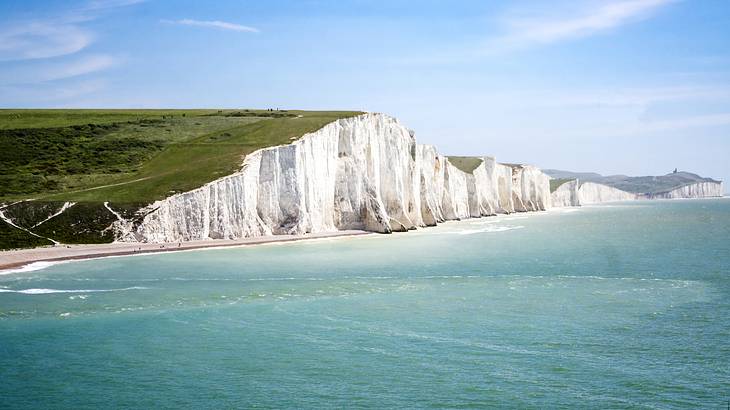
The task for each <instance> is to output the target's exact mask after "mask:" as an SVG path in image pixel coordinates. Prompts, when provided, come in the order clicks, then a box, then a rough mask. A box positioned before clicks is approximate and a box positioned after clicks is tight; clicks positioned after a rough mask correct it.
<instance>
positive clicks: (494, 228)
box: [449, 225, 524, 235]
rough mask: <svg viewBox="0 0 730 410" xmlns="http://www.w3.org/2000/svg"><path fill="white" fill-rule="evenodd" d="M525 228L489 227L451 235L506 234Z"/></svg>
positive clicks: (456, 232)
mask: <svg viewBox="0 0 730 410" xmlns="http://www.w3.org/2000/svg"><path fill="white" fill-rule="evenodd" d="M521 228H524V226H519V225H518V226H487V227H484V228H480V229H464V230H462V231H454V232H449V233H455V234H457V235H473V234H475V233H485V232H505V231H512V230H514V229H521Z"/></svg>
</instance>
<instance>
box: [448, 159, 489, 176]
mask: <svg viewBox="0 0 730 410" xmlns="http://www.w3.org/2000/svg"><path fill="white" fill-rule="evenodd" d="M447 158H448V159H449V162H450V163H451V165H453V166H455V167H456V168H458V169H460V170H462V171H464V172H466V173H467V174H471V173H472V172H474V170H475V169H477V167H478V166H479V165H481V163H482V161H483V159H481V158H479V157H454V156H452V157H447Z"/></svg>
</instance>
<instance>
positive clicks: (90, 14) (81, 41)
mask: <svg viewBox="0 0 730 410" xmlns="http://www.w3.org/2000/svg"><path fill="white" fill-rule="evenodd" d="M143 1H145V0H94V1H90V2H88V3H86V4H85V5H83V6H82V7H80V8H75V9H71V10H69V11H67V12H65V13H62V14H60V15H56V16H53V17H48V18H45V19H34V20H30V21H0V27H2V28H0V61H19V60H35V59H44V58H53V57H60V56H65V55H69V54H74V53H77V52H79V51H82V50H83V49H85V48H86V47H88V46H89V45H90V44H91V43H92V42H93V41H94V35H93V33H92V32H91V31H89V30H88V29H86V28H84V27H83V25H82V23H84V22H88V21H91V20H94V19H96V18H98V17H99V16H100V15H102V14H103V13H104V12H107V11H110V10H112V9H115V8H119V7H125V6H130V5H133V4H138V3H142V2H143Z"/></svg>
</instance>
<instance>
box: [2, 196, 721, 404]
mask: <svg viewBox="0 0 730 410" xmlns="http://www.w3.org/2000/svg"><path fill="white" fill-rule="evenodd" d="M62 292H63V293H62ZM729 365H730V200H702V201H699V200H696V201H664V202H639V203H630V204H618V205H605V206H597V207H584V208H580V209H570V210H567V211H554V212H549V213H540V214H517V215H508V216H501V217H496V218H485V219H479V220H471V221H463V222H454V223H448V224H444V225H441V226H439V227H437V228H430V229H425V230H419V231H417V232H409V233H407V234H395V235H376V236H369V237H358V238H349V239H336V240H321V241H311V242H300V243H294V244H292V243H290V244H280V245H265V246H258V247H249V248H238V249H216V250H204V251H192V252H181V253H175V254H165V255H145V256H135V257H123V258H107V259H99V260H89V261H82V262H72V263H63V264H58V265H54V266H51V267H48V268H45V269H42V270H36V271H32V272H20V273H12V274H6V275H0V407H10V408H30V407H34V408H88V407H106V408H125V407H134V408H157V407H186V408H240V407H263V408H270V407H275V408H304V407H306V408H329V407H338V408H342V407H348V408H350V407H374V408H382V407H410V408H412V407H419V408H422V407H430V408H443V407H451V408H454V407H458V408H474V407H504V408H555V407H579V408H585V407H593V408H698V407H702V408H720V409H724V408H726V406H727V401H728V400H729V399H730V366H729Z"/></svg>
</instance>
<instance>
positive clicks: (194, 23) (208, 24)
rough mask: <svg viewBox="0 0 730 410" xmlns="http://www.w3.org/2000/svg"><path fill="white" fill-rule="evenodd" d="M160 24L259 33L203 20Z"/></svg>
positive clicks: (254, 30)
mask: <svg viewBox="0 0 730 410" xmlns="http://www.w3.org/2000/svg"><path fill="white" fill-rule="evenodd" d="M162 22H163V23H169V24H180V25H183V26H196V27H209V28H217V29H221V30H229V31H239V32H245V33H258V32H259V29H257V28H255V27H250V26H243V25H240V24H235V23H228V22H225V21H219V20H212V21H205V20H192V19H182V20H162Z"/></svg>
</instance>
